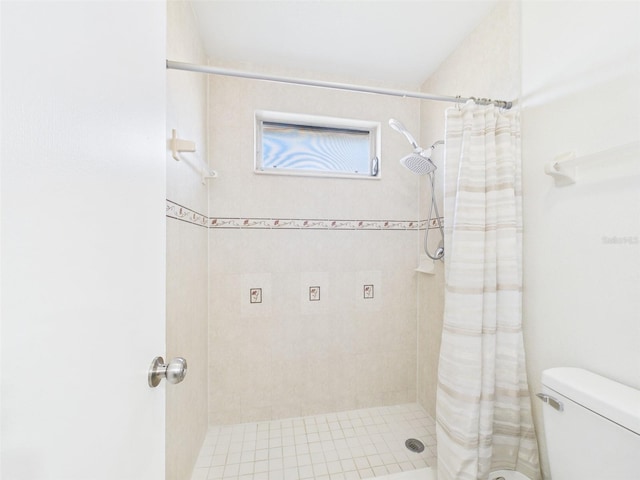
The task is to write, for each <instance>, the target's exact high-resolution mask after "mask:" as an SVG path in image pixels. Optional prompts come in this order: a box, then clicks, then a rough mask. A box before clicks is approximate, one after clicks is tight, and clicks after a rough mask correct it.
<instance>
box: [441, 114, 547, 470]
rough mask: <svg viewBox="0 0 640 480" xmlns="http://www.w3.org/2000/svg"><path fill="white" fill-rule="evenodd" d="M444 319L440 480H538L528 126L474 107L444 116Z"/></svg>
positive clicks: (513, 119) (515, 119) (510, 116)
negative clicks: (528, 321)
mask: <svg viewBox="0 0 640 480" xmlns="http://www.w3.org/2000/svg"><path fill="white" fill-rule="evenodd" d="M445 146H446V147H445V148H446V150H445V189H444V190H445V213H444V218H445V252H447V253H446V261H445V311H444V326H443V334H442V345H441V350H440V363H439V367H438V393H437V404H436V405H437V406H436V417H437V441H438V480H485V479H486V478H487V476H488V474H489V473H490V472H491V471H493V470H496V469H510V470H516V469H517V470H519V471H521V472H522V473H523V474H525V475H528V476H529V477H530V478H532V479H539V478H540V473H539V467H538V448H537V442H536V438H535V432H534V429H533V421H532V417H531V403H530V398H529V390H528V385H527V377H526V372H525V358H524V345H523V339H522V192H521V178H520V175H521V166H520V126H519V118H518V114H517V112H515V111H508V112H502V111H500V110H499V109H498V108H496V107H494V106H478V105H475V104H474V103H473V102H471V101H470V102H468V103H467V104H465V105H464V106H463V107H454V108H451V109H448V110H447V114H446V140H445Z"/></svg>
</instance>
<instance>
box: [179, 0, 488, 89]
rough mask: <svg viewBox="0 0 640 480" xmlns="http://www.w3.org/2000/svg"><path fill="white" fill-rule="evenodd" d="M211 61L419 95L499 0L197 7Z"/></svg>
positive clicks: (213, 1)
mask: <svg viewBox="0 0 640 480" xmlns="http://www.w3.org/2000/svg"><path fill="white" fill-rule="evenodd" d="M191 3H192V5H193V9H194V12H195V15H196V18H197V22H198V24H199V28H200V34H201V36H202V39H203V42H204V44H205V49H206V51H207V55H208V56H209V59H210V62H211V64H212V65H215V66H226V67H229V66H231V67H234V68H241V67H244V68H250V69H251V70H252V71H259V72H264V73H276V74H277V73H281V74H287V75H291V74H292V72H300V73H304V74H305V75H306V76H309V75H314V76H317V77H318V78H322V79H328V80H340V81H349V82H356V81H357V82H358V83H363V84H368V85H384V86H393V87H407V88H418V87H419V86H420V85H421V84H422V83H423V82H424V80H426V79H427V78H428V77H429V76H430V75H431V73H433V72H434V71H435V70H436V69H437V68H438V66H439V65H440V64H441V63H442V61H443V60H445V59H446V58H447V56H448V55H449V54H450V53H451V52H453V51H454V50H455V48H456V46H457V45H459V44H460V42H461V41H462V40H463V39H464V38H465V37H466V36H467V35H468V34H469V33H470V32H471V31H472V30H473V29H474V28H475V27H476V26H477V25H478V24H479V23H480V21H481V20H482V19H483V18H484V17H485V16H486V15H488V14H489V13H490V11H491V10H492V8H493V7H494V6H495V5H496V4H497V3H498V0H475V1H462V0H460V1H459V0H440V1H435V0H413V1H405V0H395V1H392V0H387V1H379V0H342V1H332V0H321V1H320V0H315V1H313V0H297V1H293V0H289V1H276V0H261V1H255V0H254V1H248V0H195V1H192V2H191Z"/></svg>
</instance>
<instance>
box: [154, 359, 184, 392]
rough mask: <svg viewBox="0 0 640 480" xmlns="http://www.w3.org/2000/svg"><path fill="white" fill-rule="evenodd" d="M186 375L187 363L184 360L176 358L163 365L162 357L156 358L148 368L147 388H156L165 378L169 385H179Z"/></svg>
mask: <svg viewBox="0 0 640 480" xmlns="http://www.w3.org/2000/svg"><path fill="white" fill-rule="evenodd" d="M186 375H187V361H186V360H185V359H184V358H182V357H176V358H174V359H173V360H171V361H170V362H169V363H168V364H166V365H165V363H164V359H163V358H162V357H156V358H154V359H153V362H151V367H149V375H148V381H149V386H150V387H151V388H154V387H157V386H158V385H160V381H161V380H162V379H163V378H166V379H167V382H169V383H174V384H175V383H180V382H181V381H182V380H184V377H185V376H186Z"/></svg>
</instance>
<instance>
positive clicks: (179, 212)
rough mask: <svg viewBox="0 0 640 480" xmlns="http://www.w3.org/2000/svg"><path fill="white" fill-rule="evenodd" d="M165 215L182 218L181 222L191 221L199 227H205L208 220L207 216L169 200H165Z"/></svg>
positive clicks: (177, 218)
mask: <svg viewBox="0 0 640 480" xmlns="http://www.w3.org/2000/svg"><path fill="white" fill-rule="evenodd" d="M166 215H167V217H169V218H175V219H176V220H182V221H183V222H187V223H192V224H194V225H199V226H201V227H206V226H207V223H208V222H209V218H208V217H207V216H206V215H202V214H201V213H198V212H196V211H195V210H191V209H190V208H187V207H183V206H182V205H180V204H177V203H175V202H172V201H171V200H167V207H166Z"/></svg>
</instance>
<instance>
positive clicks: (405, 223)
mask: <svg viewBox="0 0 640 480" xmlns="http://www.w3.org/2000/svg"><path fill="white" fill-rule="evenodd" d="M167 217H169V218H174V219H176V220H182V221H184V222H188V223H192V224H194V225H198V226H201V227H206V228H214V229H269V230H424V229H425V228H427V223H429V222H428V221H427V220H419V221H411V220H325V219H307V220H305V219H300V218H243V217H210V218H209V217H207V216H205V215H202V214H201V213H198V212H196V211H195V210H191V209H190V208H187V207H184V206H182V205H180V204H177V203H175V202H172V201H171V200H167ZM429 228H430V229H431V228H438V220H437V219H432V220H431V222H430V223H429Z"/></svg>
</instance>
